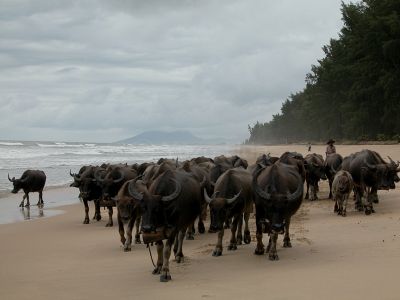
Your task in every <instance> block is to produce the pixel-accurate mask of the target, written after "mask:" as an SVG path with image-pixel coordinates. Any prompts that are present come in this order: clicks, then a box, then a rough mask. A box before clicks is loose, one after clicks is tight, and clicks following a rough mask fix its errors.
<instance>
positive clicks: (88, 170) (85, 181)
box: [70, 166, 106, 224]
mask: <svg viewBox="0 0 400 300" xmlns="http://www.w3.org/2000/svg"><path fill="white" fill-rule="evenodd" d="M98 170H101V171H102V172H106V170H105V169H104V168H102V167H97V166H83V167H81V169H80V170H79V173H78V174H73V173H71V171H70V175H71V176H72V177H73V178H74V181H73V182H72V184H71V185H70V186H72V187H77V188H79V196H80V198H81V199H82V202H83V205H84V206H85V218H84V220H83V224H89V205H88V201H93V202H94V206H95V212H94V216H93V220H97V221H100V220H101V214H100V204H99V201H100V197H101V194H102V190H101V187H100V186H98V184H97V180H96V179H95V177H94V174H95V172H97V171H98Z"/></svg>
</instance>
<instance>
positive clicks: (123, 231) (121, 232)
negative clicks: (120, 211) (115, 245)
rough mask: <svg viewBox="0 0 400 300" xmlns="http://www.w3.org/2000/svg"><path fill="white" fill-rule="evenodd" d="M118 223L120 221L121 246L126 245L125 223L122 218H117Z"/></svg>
mask: <svg viewBox="0 0 400 300" xmlns="http://www.w3.org/2000/svg"><path fill="white" fill-rule="evenodd" d="M117 221H118V232H119V236H120V240H121V244H122V245H125V241H126V238H125V228H124V223H123V222H122V220H121V218H120V217H119V216H117Z"/></svg>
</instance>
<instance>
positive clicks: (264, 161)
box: [247, 153, 279, 175]
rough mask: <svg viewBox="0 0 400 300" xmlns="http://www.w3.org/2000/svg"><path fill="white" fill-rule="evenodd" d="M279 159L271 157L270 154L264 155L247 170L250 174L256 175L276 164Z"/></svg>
mask: <svg viewBox="0 0 400 300" xmlns="http://www.w3.org/2000/svg"><path fill="white" fill-rule="evenodd" d="M278 159H279V157H274V156H270V155H269V153H268V154H262V155H260V156H259V157H257V160H256V162H255V163H254V164H252V165H250V166H248V167H247V170H248V171H249V172H250V174H252V175H254V174H256V173H257V172H258V171H259V170H260V169H262V168H265V167H266V166H270V165H272V164H274V163H275V162H276V161H277V160H278Z"/></svg>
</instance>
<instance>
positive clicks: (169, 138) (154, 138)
mask: <svg viewBox="0 0 400 300" xmlns="http://www.w3.org/2000/svg"><path fill="white" fill-rule="evenodd" d="M205 142H206V141H205V140H203V139H201V138H199V137H197V136H195V135H193V134H191V133H190V132H189V131H172V132H165V131H145V132H143V133H141V134H138V135H135V136H134V137H131V138H128V139H125V140H122V141H118V142H117V143H119V144H150V145H160V144H204V143H205Z"/></svg>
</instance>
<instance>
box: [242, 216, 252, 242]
mask: <svg viewBox="0 0 400 300" xmlns="http://www.w3.org/2000/svg"><path fill="white" fill-rule="evenodd" d="M243 216H244V240H243V241H244V243H245V244H250V242H251V235H250V229H249V219H250V213H248V212H245V213H244V214H243Z"/></svg>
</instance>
